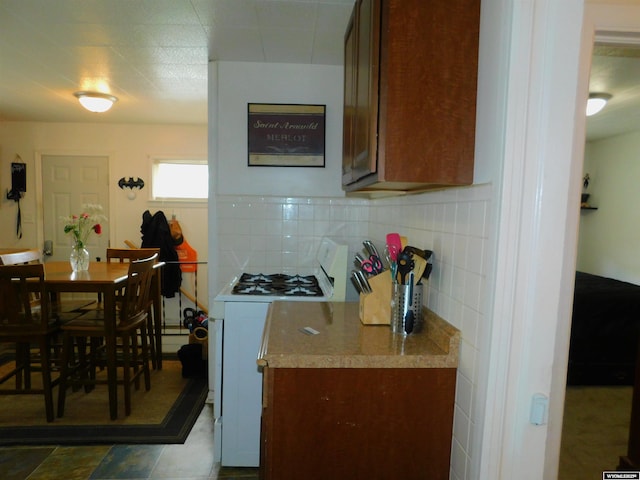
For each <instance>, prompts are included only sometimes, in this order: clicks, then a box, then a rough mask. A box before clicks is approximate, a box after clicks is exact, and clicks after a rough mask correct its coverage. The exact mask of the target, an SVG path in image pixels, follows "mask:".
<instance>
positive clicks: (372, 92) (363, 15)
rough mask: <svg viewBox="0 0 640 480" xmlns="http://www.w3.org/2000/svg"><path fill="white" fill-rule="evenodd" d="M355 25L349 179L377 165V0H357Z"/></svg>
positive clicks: (378, 20)
mask: <svg viewBox="0 0 640 480" xmlns="http://www.w3.org/2000/svg"><path fill="white" fill-rule="evenodd" d="M356 8H357V18H358V21H357V22H356V38H357V46H356V52H357V53H356V58H355V59H354V60H355V64H356V72H357V74H356V108H355V125H354V132H353V134H354V137H353V138H354V145H353V174H352V176H353V180H358V179H359V178H362V177H363V176H365V175H368V174H370V173H374V172H375V171H376V165H377V146H376V145H377V141H376V137H377V131H378V67H379V56H380V48H379V41H378V39H379V33H378V32H379V29H380V2H379V0H361V1H359V2H358V4H357V6H356Z"/></svg>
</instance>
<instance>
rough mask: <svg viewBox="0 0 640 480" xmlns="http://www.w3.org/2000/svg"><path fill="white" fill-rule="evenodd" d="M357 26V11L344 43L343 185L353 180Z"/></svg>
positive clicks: (348, 27)
mask: <svg viewBox="0 0 640 480" xmlns="http://www.w3.org/2000/svg"><path fill="white" fill-rule="evenodd" d="M356 46H357V42H356V26H355V10H354V12H353V14H352V15H351V20H350V21H349V25H348V26H347V33H346V34H345V41H344V113H343V120H342V122H343V123H342V184H343V185H348V184H349V183H351V181H352V180H353V149H354V142H353V136H354V134H353V130H354V126H355V125H354V124H355V116H356V79H355V75H356V68H355V65H354V64H355V58H356Z"/></svg>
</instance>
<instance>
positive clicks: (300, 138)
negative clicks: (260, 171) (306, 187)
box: [248, 103, 326, 167]
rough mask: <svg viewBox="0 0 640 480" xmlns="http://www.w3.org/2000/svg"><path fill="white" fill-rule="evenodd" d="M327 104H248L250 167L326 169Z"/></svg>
mask: <svg viewBox="0 0 640 480" xmlns="http://www.w3.org/2000/svg"><path fill="white" fill-rule="evenodd" d="M325 110H326V106H325V105H298V104H291V105H289V104H268V103H249V104H248V142H249V145H248V146H249V166H250V167H257V166H260V167H324V144H325Z"/></svg>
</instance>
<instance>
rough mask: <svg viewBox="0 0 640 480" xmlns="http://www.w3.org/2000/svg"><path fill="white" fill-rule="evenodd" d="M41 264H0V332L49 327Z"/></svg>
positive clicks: (32, 330)
mask: <svg viewBox="0 0 640 480" xmlns="http://www.w3.org/2000/svg"><path fill="white" fill-rule="evenodd" d="M42 299H46V295H45V285H44V267H43V265H42V264H41V263H38V264H29V265H2V266H0V331H3V330H4V331H5V332H6V331H8V330H11V329H24V328H29V329H30V330H31V332H32V333H34V331H35V330H36V329H38V327H40V329H41V330H42V331H45V330H46V329H47V326H48V322H49V318H48V314H49V311H48V303H47V302H46V301H42Z"/></svg>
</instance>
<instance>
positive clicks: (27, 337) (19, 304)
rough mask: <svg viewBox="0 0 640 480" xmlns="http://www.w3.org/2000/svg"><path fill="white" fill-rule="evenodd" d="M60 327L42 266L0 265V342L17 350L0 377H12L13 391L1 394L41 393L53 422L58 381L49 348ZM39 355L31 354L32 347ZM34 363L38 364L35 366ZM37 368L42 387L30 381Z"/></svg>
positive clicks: (2, 379) (4, 378)
mask: <svg viewBox="0 0 640 480" xmlns="http://www.w3.org/2000/svg"><path fill="white" fill-rule="evenodd" d="M58 331H59V324H58V323H57V322H55V321H52V320H51V318H50V315H49V302H48V299H47V296H46V290H45V283H44V267H43V265H42V264H39V263H38V264H27V265H2V266H0V343H12V344H15V347H16V357H15V366H14V368H13V369H12V370H11V371H9V372H7V373H6V374H5V375H3V376H2V377H1V378H0V384H4V383H5V382H7V381H8V380H9V379H11V378H13V377H15V379H16V384H15V388H14V389H4V388H3V389H0V394H2V395H19V394H41V395H43V396H44V404H45V412H46V417H47V421H48V422H51V421H53V419H54V411H53V394H52V388H53V386H55V384H57V383H58V380H59V378H57V379H56V380H55V381H52V378H51V348H52V341H53V337H54V336H55V335H56V334H57V333H58ZM32 344H35V345H37V347H38V355H37V356H36V355H32V354H31V345H32ZM36 363H37V365H36ZM36 369H39V370H40V371H41V373H42V386H41V387H39V388H36V387H34V386H33V385H32V382H31V372H32V371H34V370H36Z"/></svg>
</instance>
